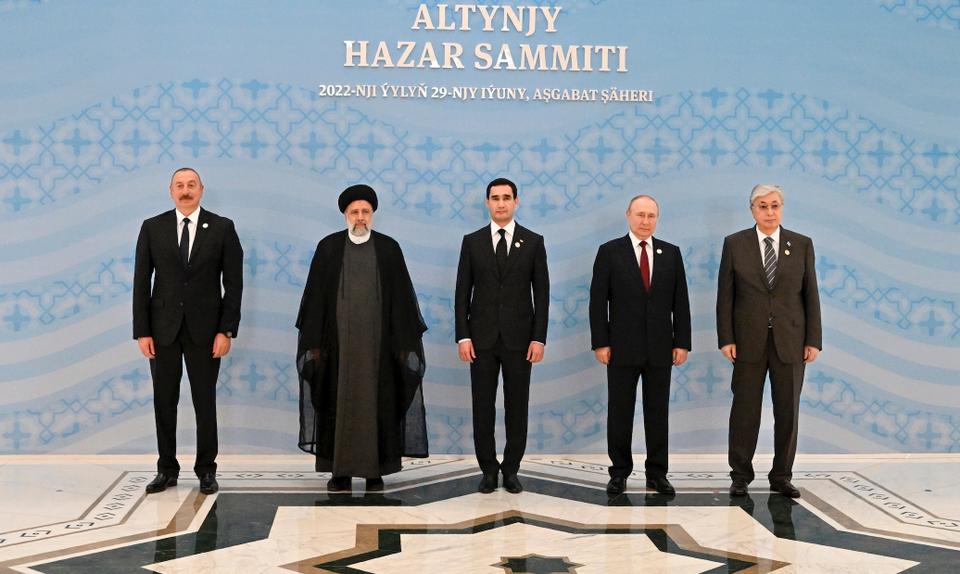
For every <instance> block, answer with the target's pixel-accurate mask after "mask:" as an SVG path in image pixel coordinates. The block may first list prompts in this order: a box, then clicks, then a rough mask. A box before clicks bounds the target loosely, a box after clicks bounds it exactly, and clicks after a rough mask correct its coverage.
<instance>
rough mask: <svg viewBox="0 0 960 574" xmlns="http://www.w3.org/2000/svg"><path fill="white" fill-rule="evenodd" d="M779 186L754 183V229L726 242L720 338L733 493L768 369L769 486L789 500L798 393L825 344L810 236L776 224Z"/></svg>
mask: <svg viewBox="0 0 960 574" xmlns="http://www.w3.org/2000/svg"><path fill="white" fill-rule="evenodd" d="M783 204H784V198H783V191H782V190H781V189H780V188H779V187H777V186H775V185H765V184H763V185H757V186H755V187H754V188H753V191H752V192H751V193H750V212H751V213H752V214H753V218H754V220H755V221H756V222H757V224H756V226H754V227H751V228H749V229H744V230H743V231H739V232H737V233H734V234H733V235H729V236H727V238H726V239H724V241H723V255H722V256H721V258H720V273H719V278H718V286H717V339H718V342H719V345H720V351H721V352H722V353H723V355H724V356H725V357H726V358H727V359H728V360H729V361H730V362H731V363H733V383H732V387H733V405H732V407H731V409H730V435H729V452H728V459H729V463H730V469H731V470H730V478H731V480H732V484H731V486H730V494H731V496H745V495H746V494H747V485H748V484H749V483H750V482H751V481H752V480H753V478H754V472H753V455H754V452H755V451H756V448H757V436H758V434H759V431H760V411H761V408H762V402H763V386H764V382H765V380H766V377H767V373H768V372H769V373H770V384H771V394H772V396H773V417H774V458H773V468H772V469H771V470H770V473H769V475H768V479H769V481H770V489H771V490H773V491H775V492H779V493H781V494H783V495H785V496H788V497H790V498H797V497H799V496H800V491H799V490H797V488H796V487H795V486H794V485H793V484H792V483H791V482H790V481H791V479H792V478H793V460H794V457H795V456H796V452H797V421H798V418H799V410H800V390H801V388H802V387H803V372H804V366H805V365H806V363H812V362H813V361H814V360H816V358H817V354H818V353H819V352H820V350H821V349H822V347H823V344H822V340H823V339H822V334H821V326H820V296H819V294H818V292H817V272H816V268H815V261H814V253H813V241H811V240H810V238H809V237H806V236H804V235H800V234H799V233H794V232H792V231H788V230H786V229H784V228H782V227H781V226H780V220H781V218H782V216H783Z"/></svg>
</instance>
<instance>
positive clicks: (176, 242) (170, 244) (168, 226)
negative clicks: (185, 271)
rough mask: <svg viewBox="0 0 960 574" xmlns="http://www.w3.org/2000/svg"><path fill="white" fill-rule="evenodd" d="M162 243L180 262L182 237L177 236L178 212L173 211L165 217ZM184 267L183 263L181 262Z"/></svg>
mask: <svg viewBox="0 0 960 574" xmlns="http://www.w3.org/2000/svg"><path fill="white" fill-rule="evenodd" d="M160 241H161V243H160V244H161V245H162V246H163V248H164V249H169V250H170V251H171V252H172V253H173V256H174V258H175V259H176V260H177V261H180V237H179V236H177V210H176V209H171V210H170V211H168V212H167V213H166V214H164V216H163V223H162V224H161V225H160ZM180 265H181V266H182V265H183V262H182V261H181V262H180Z"/></svg>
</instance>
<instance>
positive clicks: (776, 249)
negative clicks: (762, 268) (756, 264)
mask: <svg viewBox="0 0 960 574" xmlns="http://www.w3.org/2000/svg"><path fill="white" fill-rule="evenodd" d="M770 237H772V238H773V253H774V255H776V256H777V258H778V259H779V258H780V226H777V230H776V231H774V232H773V233H771V234H770ZM766 238H767V234H766V233H764V232H762V231H760V228H759V227H757V241H758V242H759V243H760V265H763V263H764V261H763V253H764V251H765V250H766V249H767V243H766V242H765V241H764V239H766Z"/></svg>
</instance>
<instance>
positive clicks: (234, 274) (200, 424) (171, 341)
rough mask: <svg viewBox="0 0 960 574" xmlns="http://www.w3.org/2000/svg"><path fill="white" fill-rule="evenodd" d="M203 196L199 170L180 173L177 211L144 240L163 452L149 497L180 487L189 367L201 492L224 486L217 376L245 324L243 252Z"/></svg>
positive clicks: (152, 226)
mask: <svg viewBox="0 0 960 574" xmlns="http://www.w3.org/2000/svg"><path fill="white" fill-rule="evenodd" d="M202 196H203V182H202V181H201V180H200V174H198V173H197V172H196V170H194V169H192V168H189V167H185V168H180V169H178V170H177V171H175V172H173V177H172V178H171V179H170V197H171V198H173V203H174V205H175V207H176V209H172V210H170V211H167V212H164V213H161V214H160V215H157V216H155V217H151V218H150V219H147V220H146V221H144V222H143V225H142V226H141V227H140V237H139V239H137V254H136V262H135V264H134V272H133V338H134V339H136V340H137V343H138V344H139V345H140V352H141V353H143V355H144V356H145V357H147V358H148V359H150V372H151V374H152V375H153V406H154V414H155V416H156V424H157V449H158V451H159V455H160V456H159V459H158V460H157V476H156V477H155V478H154V479H153V481H151V482H150V483H149V484H148V485H147V492H148V493H152V492H160V491H162V490H164V489H166V488H167V487H168V486H173V485H175V484H177V478H178V476H179V474H180V464H179V463H178V462H177V452H176V451H177V403H178V402H179V400H180V379H181V377H182V376H183V364H184V362H186V365H187V375H188V377H189V379H190V393H191V395H192V396H193V406H194V411H195V413H196V420H197V459H196V463H195V464H194V467H193V470H194V472H195V473H196V474H197V477H198V478H199V479H200V491H201V492H203V493H204V494H212V493H214V492H216V491H217V490H218V488H219V486H218V484H217V479H216V472H217V463H216V458H217V405H216V398H217V391H216V388H217V375H218V373H219V372H220V358H221V357H223V356H225V355H226V354H227V353H229V352H230V342H231V339H232V338H233V337H236V335H237V329H238V327H239V325H240V296H241V292H242V290H243V248H242V247H241V246H240V239H239V238H238V237H237V232H236V230H235V229H234V226H233V222H232V221H230V220H229V219H227V218H225V217H220V216H219V215H217V214H215V213H211V212H209V211H207V210H205V209H201V208H200V198H201V197H202ZM151 278H152V280H153V281H152V285H151ZM221 287H222V288H221Z"/></svg>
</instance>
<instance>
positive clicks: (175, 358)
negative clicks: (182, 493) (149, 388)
mask: <svg viewBox="0 0 960 574" xmlns="http://www.w3.org/2000/svg"><path fill="white" fill-rule="evenodd" d="M154 351H155V353H156V358H154V359H151V360H150V372H151V374H152V375H153V412H154V415H155V417H156V424H157V450H158V452H159V454H160V457H159V459H158V460H157V471H158V472H162V473H164V474H168V475H178V474H179V473H180V463H179V462H177V403H179V402H180V379H181V378H182V377H183V364H184V362H186V364H187V377H189V379H190V394H191V396H192V398H193V409H194V414H195V416H196V421H197V458H196V462H195V464H194V467H193V470H194V472H196V474H197V476H203V475H204V474H206V473H209V472H216V471H217V463H216V459H217V375H218V374H219V372H220V359H214V358H213V356H212V355H213V342H212V341H211V342H210V343H209V344H203V345H198V344H197V343H196V342H194V341H193V339H192V338H191V337H190V333H189V331H188V330H187V326H186V322H184V323H183V324H181V326H180V332H179V333H178V334H177V338H176V339H174V341H173V342H172V343H171V344H169V345H156V347H155V348H154Z"/></svg>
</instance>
